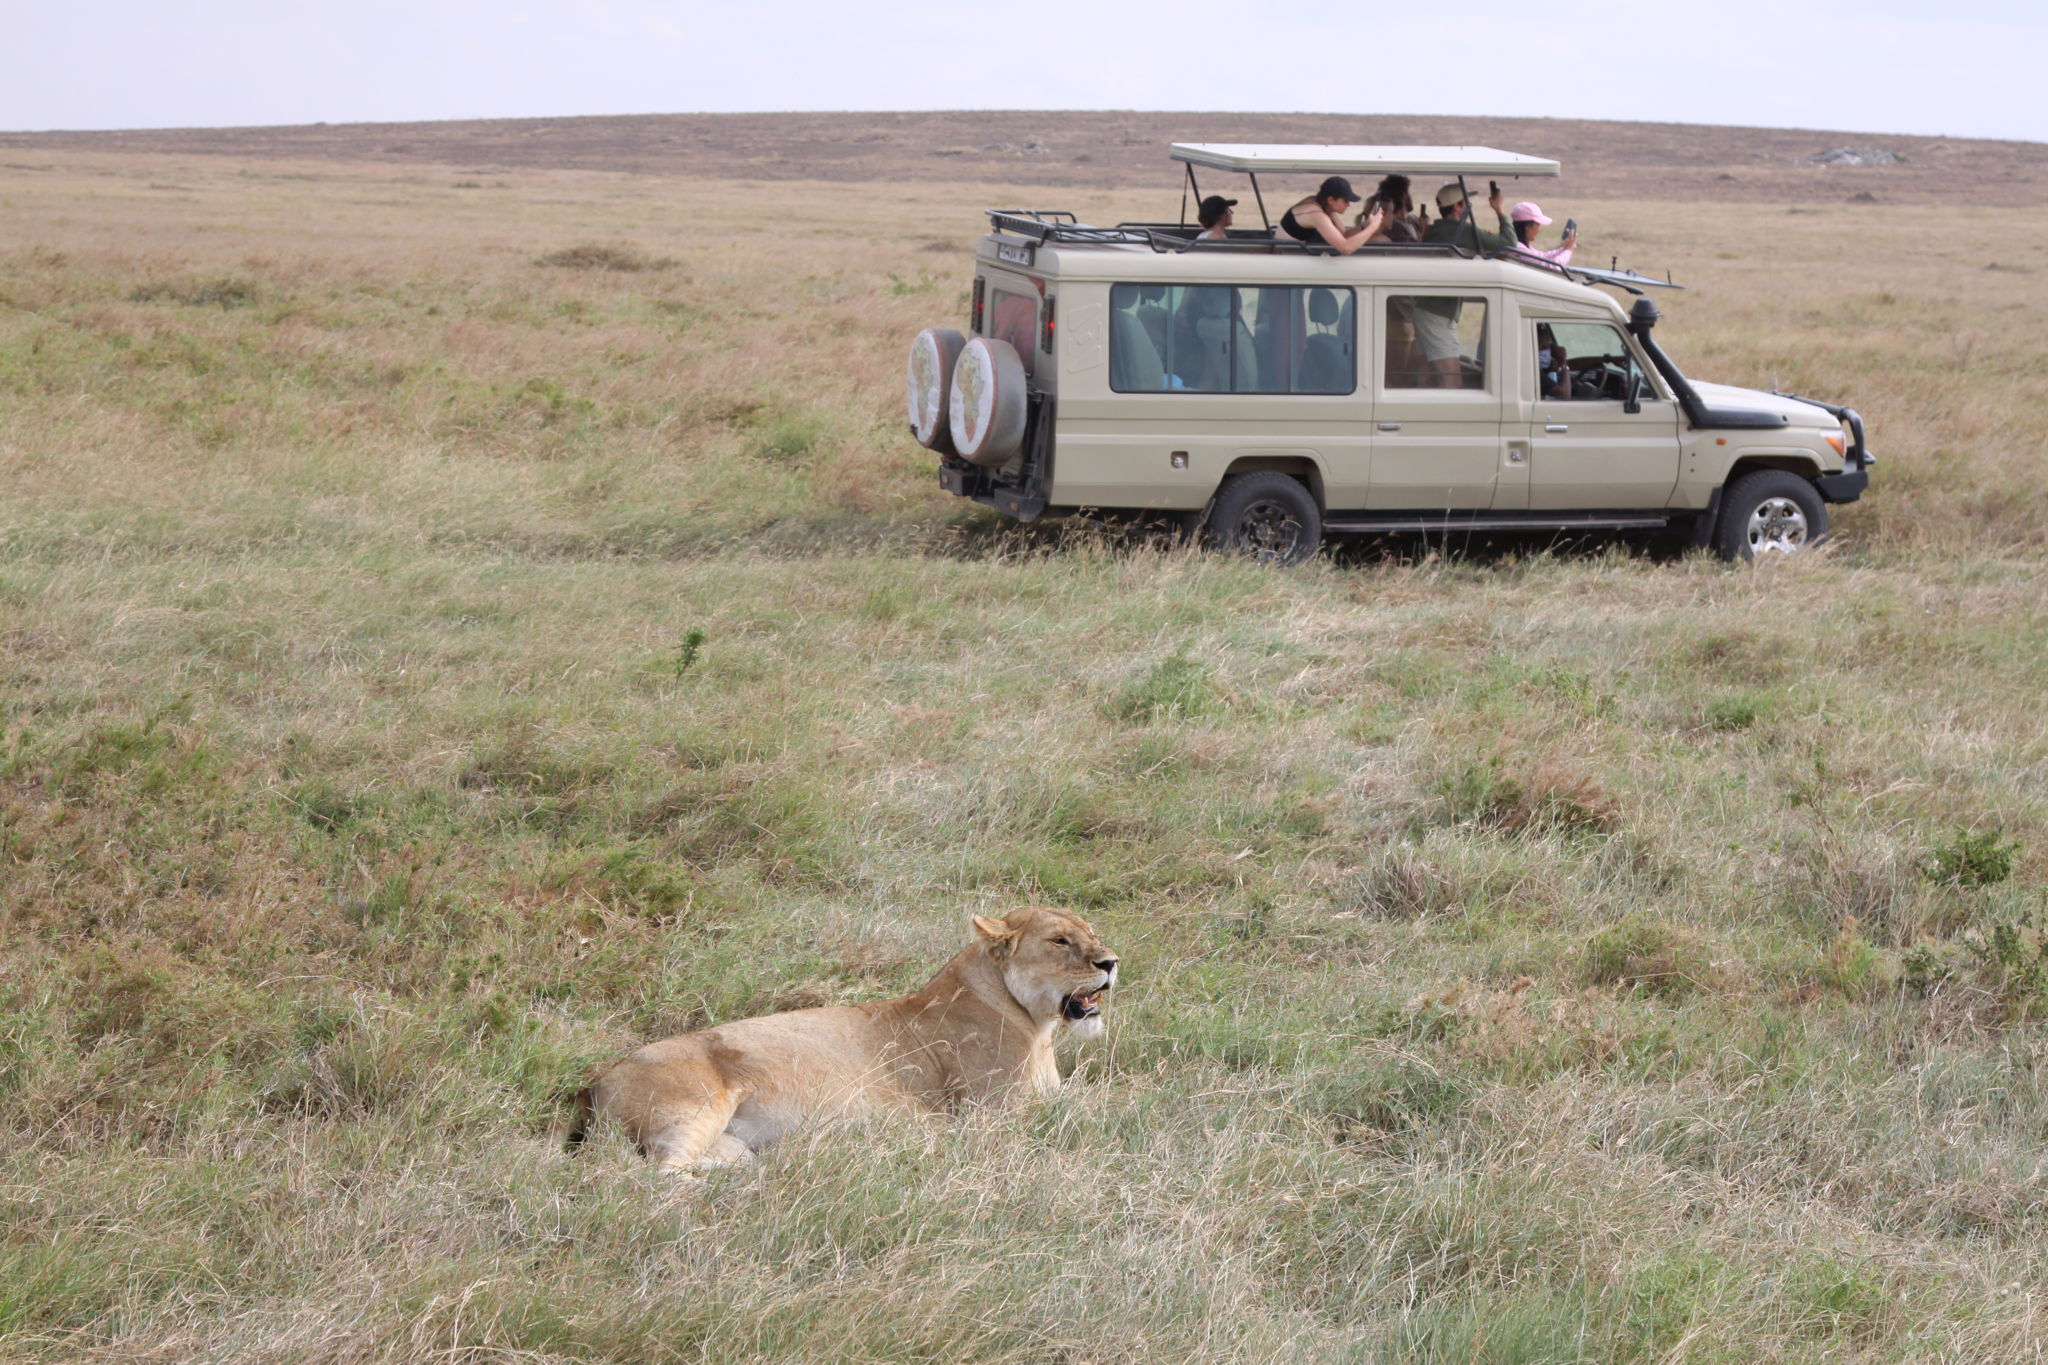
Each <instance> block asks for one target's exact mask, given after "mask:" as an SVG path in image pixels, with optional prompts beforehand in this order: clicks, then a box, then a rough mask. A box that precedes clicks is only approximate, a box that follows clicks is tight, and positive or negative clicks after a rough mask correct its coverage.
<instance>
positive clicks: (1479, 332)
mask: <svg viewBox="0 0 2048 1365" xmlns="http://www.w3.org/2000/svg"><path fill="white" fill-rule="evenodd" d="M1373 292H1374V298H1375V307H1374V310H1373V312H1374V324H1373V327H1374V335H1375V337H1376V340H1377V352H1378V355H1379V356H1380V357H1381V363H1380V364H1379V365H1378V366H1377V367H1376V376H1375V377H1376V385H1375V387H1376V389H1377V392H1376V394H1375V395H1374V400H1373V419H1374V421H1373V435H1372V481H1371V484H1370V486H1369V487H1368V489H1367V490H1366V496H1365V503H1364V505H1365V506H1366V507H1367V508H1371V509H1376V510H1386V511H1430V512H1440V511H1481V510H1484V509H1486V508H1489V507H1491V506H1492V505H1493V498H1494V482H1495V479H1496V476H1497V473H1498V471H1499V469H1500V465H1501V461H1502V459H1503V444H1502V422H1503V417H1502V407H1503V396H1502V384H1503V380H1504V376H1503V374H1502V373H1501V368H1502V367H1501V366H1500V365H1499V364H1498V363H1497V358H1498V356H1499V354H1500V343H1499V328H1500V319H1499V314H1500V291H1499V290H1494V289H1421V288H1414V289H1408V288H1404V289H1378V290H1375V291H1373Z"/></svg>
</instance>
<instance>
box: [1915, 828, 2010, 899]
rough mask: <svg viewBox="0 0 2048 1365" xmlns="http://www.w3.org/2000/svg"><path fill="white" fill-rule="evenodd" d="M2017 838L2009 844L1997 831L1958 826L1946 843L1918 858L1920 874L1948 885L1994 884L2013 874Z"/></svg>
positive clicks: (1932, 880)
mask: <svg viewBox="0 0 2048 1365" xmlns="http://www.w3.org/2000/svg"><path fill="white" fill-rule="evenodd" d="M2019 851H2020V845H2019V841H2018V840H2014V841H2012V842H2010V843H2008V842H2006V841H2005V840H2004V839H2002V838H2000V837H1999V835H1998V832H1997V831H1996V830H1973V829H1958V830H1957V831H1956V832H1955V834H1954V836H1953V837H1951V838H1950V839H1948V840H1947V841H1946V842H1945V843H1941V844H1937V845H1936V846H1935V847H1933V848H1932V849H1929V850H1928V851H1927V853H1926V855H1925V856H1923V857H1922V858H1921V860H1920V872H1921V875H1922V876H1924V877H1926V878H1927V880H1929V881H1931V882H1941V883H1945V884H1948V885H1951V886H1996V885H1997V884H1998V883H2000V882H2002V881H2004V880H2005V879H2006V878H2008V877H2010V876H2012V864H2013V858H2014V857H2015V856H2016V855H2017V854H2018V853H2019Z"/></svg>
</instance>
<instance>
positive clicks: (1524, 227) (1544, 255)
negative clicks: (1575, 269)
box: [1508, 199, 1579, 265]
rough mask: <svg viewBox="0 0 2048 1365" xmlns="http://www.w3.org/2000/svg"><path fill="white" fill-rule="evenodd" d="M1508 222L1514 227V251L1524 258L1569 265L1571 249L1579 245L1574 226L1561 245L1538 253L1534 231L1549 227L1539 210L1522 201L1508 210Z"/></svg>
mask: <svg viewBox="0 0 2048 1365" xmlns="http://www.w3.org/2000/svg"><path fill="white" fill-rule="evenodd" d="M1508 221H1509V222H1510V223H1512V224H1513V225H1514V230H1515V242H1516V247H1515V249H1516V250H1517V251H1519V252H1521V253H1522V254H1523V255H1524V256H1534V257H1535V258H1536V259H1538V260H1541V261H1554V262H1556V263H1557V264H1558V265H1569V264H1571V259H1572V248H1573V247H1575V246H1577V245H1578V244H1579V230H1578V228H1577V227H1576V226H1574V227H1573V228H1572V229H1571V230H1570V231H1568V232H1566V233H1565V235H1564V241H1563V243H1562V244H1560V245H1558V246H1555V247H1552V248H1551V249H1550V250H1548V251H1539V250H1537V249H1536V231H1537V229H1538V228H1543V227H1548V226H1549V225H1550V220H1549V219H1548V218H1546V217H1544V216H1543V210H1542V209H1541V208H1539V207H1537V206H1536V205H1535V204H1532V203H1530V202H1529V201H1528V200H1526V199H1524V200H1523V201H1522V202H1521V203H1519V204H1517V205H1515V206H1514V207H1513V208H1512V209H1509V210H1508Z"/></svg>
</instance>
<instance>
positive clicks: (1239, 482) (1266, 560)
mask: <svg viewBox="0 0 2048 1365" xmlns="http://www.w3.org/2000/svg"><path fill="white" fill-rule="evenodd" d="M1207 531H1208V535H1207V539H1208V543H1209V545H1210V546H1211V547H1212V548H1215V549H1219V550H1228V551H1233V552H1235V553H1237V554H1241V555H1243V556H1244V557H1245V558H1247V559H1250V560H1254V561H1256V562H1258V563H1260V564H1300V563H1302V562H1303V561H1305V560H1307V559H1309V558H1310V557H1311V556H1313V555H1314V554H1315V552H1316V550H1317V548H1318V547H1319V546H1321V544H1322V541H1323V514H1322V511H1321V509H1319V508H1318V507H1317V506H1316V500H1315V498H1314V496H1313V495H1311V494H1310V493H1309V491H1308V489H1307V488H1305V487H1303V486H1302V483H1301V480H1299V479H1296V478H1291V477H1289V476H1288V475H1286V474H1281V473H1278V472H1276V471H1274V470H1270V469H1262V470H1257V471H1254V472H1252V473H1249V474H1233V475H1231V476H1230V477H1229V478H1227V479H1225V480H1224V481H1223V484H1222V486H1221V487H1220V488H1218V489H1217V490H1216V501H1215V503H1214V505H1213V506H1211V507H1210V509H1209V520H1208V526H1207Z"/></svg>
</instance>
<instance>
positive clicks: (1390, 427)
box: [1380, 422, 1401, 431]
mask: <svg viewBox="0 0 2048 1365" xmlns="http://www.w3.org/2000/svg"><path fill="white" fill-rule="evenodd" d="M1400 429H1401V424H1400V423H1399V422H1382V423H1380V430H1381V431H1399V430H1400Z"/></svg>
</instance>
